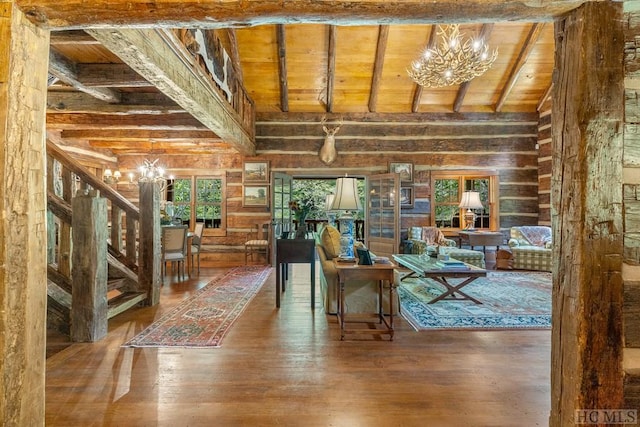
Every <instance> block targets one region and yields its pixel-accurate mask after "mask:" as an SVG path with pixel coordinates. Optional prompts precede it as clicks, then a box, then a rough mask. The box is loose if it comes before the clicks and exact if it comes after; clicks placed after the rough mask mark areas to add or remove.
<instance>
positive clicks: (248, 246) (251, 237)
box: [244, 221, 271, 264]
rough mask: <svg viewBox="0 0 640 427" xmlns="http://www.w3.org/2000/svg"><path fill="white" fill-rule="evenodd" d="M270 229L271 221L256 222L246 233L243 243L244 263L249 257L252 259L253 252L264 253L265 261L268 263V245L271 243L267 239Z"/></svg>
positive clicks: (269, 261)
mask: <svg viewBox="0 0 640 427" xmlns="http://www.w3.org/2000/svg"><path fill="white" fill-rule="evenodd" d="M270 229H271V221H267V222H263V223H260V224H257V225H256V227H255V228H252V230H251V232H250V233H249V234H248V235H247V239H248V240H247V241H246V242H245V243H244V263H245V264H247V263H248V260H249V258H251V261H253V255H254V254H262V253H263V254H265V258H266V263H267V264H270V263H271V260H270V258H269V254H270V251H269V249H270V248H269V247H270V245H271V243H270V240H269V235H270Z"/></svg>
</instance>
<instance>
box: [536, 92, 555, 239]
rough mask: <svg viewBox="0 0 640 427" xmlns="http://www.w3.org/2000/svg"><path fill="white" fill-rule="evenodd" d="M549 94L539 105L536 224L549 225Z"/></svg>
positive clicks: (550, 148) (550, 104)
mask: <svg viewBox="0 0 640 427" xmlns="http://www.w3.org/2000/svg"><path fill="white" fill-rule="evenodd" d="M551 106H552V101H551V96H548V97H547V98H546V99H545V100H544V101H543V102H542V104H541V105H540V109H539V113H540V122H539V123H538V209H539V212H538V225H546V226H549V227H551V152H552V147H551Z"/></svg>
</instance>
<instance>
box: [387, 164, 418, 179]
mask: <svg viewBox="0 0 640 427" xmlns="http://www.w3.org/2000/svg"><path fill="white" fill-rule="evenodd" d="M389 172H390V173H397V174H400V182H413V163H411V162H389Z"/></svg>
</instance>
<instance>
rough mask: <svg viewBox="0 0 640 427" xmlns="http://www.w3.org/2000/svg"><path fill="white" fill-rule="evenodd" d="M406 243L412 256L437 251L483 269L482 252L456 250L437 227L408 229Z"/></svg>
mask: <svg viewBox="0 0 640 427" xmlns="http://www.w3.org/2000/svg"><path fill="white" fill-rule="evenodd" d="M406 243H407V245H406V246H407V248H410V250H409V252H410V253H412V254H417V255H421V254H429V255H432V254H433V255H435V252H436V250H439V252H441V253H444V254H447V255H449V256H450V257H452V258H455V259H458V260H460V261H464V262H466V263H467V264H471V265H475V266H476V267H479V268H485V261H484V252H480V251H474V250H472V249H462V248H458V247H457V246H456V242H455V240H451V239H447V238H446V237H445V236H444V234H442V231H440V229H439V228H438V227H409V230H408V233H407V241H406Z"/></svg>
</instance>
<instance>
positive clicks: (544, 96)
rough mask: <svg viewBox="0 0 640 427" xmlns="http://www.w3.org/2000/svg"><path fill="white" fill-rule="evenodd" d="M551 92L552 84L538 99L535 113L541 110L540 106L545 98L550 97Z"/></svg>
mask: <svg viewBox="0 0 640 427" xmlns="http://www.w3.org/2000/svg"><path fill="white" fill-rule="evenodd" d="M552 90H553V82H552V83H551V84H550V85H549V87H548V88H547V90H545V91H544V93H543V94H542V96H541V97H540V100H539V101H538V106H537V107H536V110H537V111H540V109H541V108H542V104H544V103H545V101H546V100H547V98H549V97H550V96H551V91H552Z"/></svg>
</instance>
